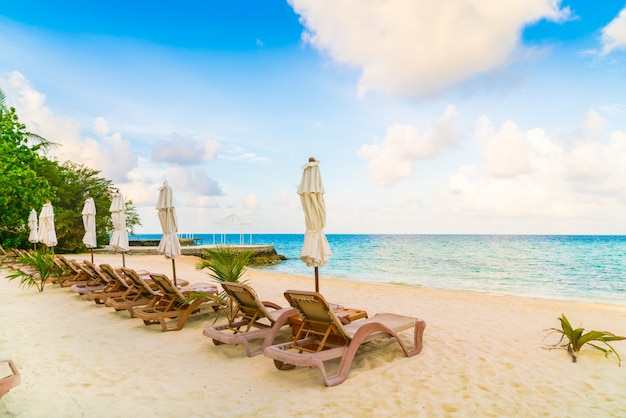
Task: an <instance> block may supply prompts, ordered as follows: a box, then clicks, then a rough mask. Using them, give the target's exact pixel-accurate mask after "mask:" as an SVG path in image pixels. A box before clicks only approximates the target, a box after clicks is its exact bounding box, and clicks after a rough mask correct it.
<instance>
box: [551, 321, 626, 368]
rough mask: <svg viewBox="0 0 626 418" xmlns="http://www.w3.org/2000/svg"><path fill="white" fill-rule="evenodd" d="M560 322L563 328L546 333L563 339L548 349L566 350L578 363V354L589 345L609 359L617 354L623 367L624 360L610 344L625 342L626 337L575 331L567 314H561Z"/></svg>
mask: <svg viewBox="0 0 626 418" xmlns="http://www.w3.org/2000/svg"><path fill="white" fill-rule="evenodd" d="M559 321H561V328H549V329H547V330H546V331H550V333H549V334H548V335H550V334H553V333H556V334H560V335H561V338H560V339H559V341H558V342H557V343H556V344H552V345H549V346H547V347H546V348H549V349H552V348H563V349H566V350H567V352H568V353H569V354H570V356H571V357H572V362H573V363H576V361H577V360H578V354H579V352H580V349H581V348H582V347H583V346H584V345H585V344H589V346H590V347H593V348H595V349H596V350H600V351H602V352H603V353H604V355H605V356H606V357H608V356H609V354H611V353H613V354H615V356H616V357H617V361H618V363H619V365H620V366H621V365H622V359H621V358H620V356H619V354H618V352H617V351H615V349H614V348H613V347H612V346H611V345H610V344H609V341H620V340H625V339H626V337H622V336H619V335H615V334H613V333H610V332H608V331H595V330H591V331H587V332H586V333H585V330H584V328H576V329H574V328H572V325H571V324H570V323H569V321H568V320H567V317H566V316H565V314H561V317H560V318H559ZM564 340H567V341H564ZM594 342H599V343H602V344H604V346H605V347H606V348H605V347H600V346H599V345H597V344H594Z"/></svg>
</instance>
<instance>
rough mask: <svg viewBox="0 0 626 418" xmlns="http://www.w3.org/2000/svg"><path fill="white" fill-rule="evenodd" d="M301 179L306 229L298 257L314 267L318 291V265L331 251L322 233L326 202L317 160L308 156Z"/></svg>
mask: <svg viewBox="0 0 626 418" xmlns="http://www.w3.org/2000/svg"><path fill="white" fill-rule="evenodd" d="M302 168H303V170H304V171H303V172H302V180H301V181H300V186H299V187H298V194H299V195H300V201H301V202H302V209H303V211H304V221H305V225H306V231H305V233H304V244H303V245H302V252H301V253H300V259H301V260H302V261H304V262H305V263H306V265H307V266H309V267H315V290H316V291H319V277H318V269H317V268H318V267H320V266H323V265H325V264H326V262H327V261H328V260H329V259H330V257H331V256H332V255H333V253H332V252H331V251H330V245H328V239H326V234H324V227H325V226H326V203H325V202H324V185H323V183H322V175H321V174H320V170H319V161H316V160H315V158H309V162H308V163H307V164H305V165H303V166H302Z"/></svg>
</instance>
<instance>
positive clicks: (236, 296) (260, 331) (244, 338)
mask: <svg viewBox="0 0 626 418" xmlns="http://www.w3.org/2000/svg"><path fill="white" fill-rule="evenodd" d="M222 287H223V288H224V291H225V292H226V293H227V294H228V296H229V297H230V298H231V300H232V301H233V302H234V303H235V307H234V312H233V314H232V315H230V318H229V320H228V323H227V324H224V325H219V326H209V327H206V328H205V329H204V331H203V332H202V333H203V334H204V335H205V336H207V337H209V338H212V339H213V343H215V345H220V344H241V345H243V347H244V348H245V349H246V354H247V355H248V357H253V356H256V355H258V354H261V353H263V350H264V349H265V348H266V347H268V346H269V345H271V344H272V343H273V342H274V339H275V338H276V336H277V335H278V331H279V330H280V328H282V327H283V325H287V324H288V322H287V318H289V317H290V316H293V315H297V314H296V311H294V310H293V308H291V307H288V308H281V307H280V306H278V305H276V304H275V303H272V302H262V301H261V300H260V299H259V297H258V296H257V294H256V292H255V291H254V290H253V289H252V288H251V287H249V286H246V285H245V284H241V283H230V282H228V283H222ZM261 339H262V340H263V342H262V344H261V347H260V348H258V349H256V350H253V349H252V348H251V347H250V342H251V341H253V340H261Z"/></svg>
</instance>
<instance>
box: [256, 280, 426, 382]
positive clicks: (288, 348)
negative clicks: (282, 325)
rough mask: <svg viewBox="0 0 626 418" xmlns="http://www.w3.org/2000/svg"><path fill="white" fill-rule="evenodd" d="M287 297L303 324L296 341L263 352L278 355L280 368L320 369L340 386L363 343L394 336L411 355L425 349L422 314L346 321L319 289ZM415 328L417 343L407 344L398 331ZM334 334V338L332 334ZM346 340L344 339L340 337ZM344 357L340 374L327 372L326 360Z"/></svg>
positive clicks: (277, 360)
mask: <svg viewBox="0 0 626 418" xmlns="http://www.w3.org/2000/svg"><path fill="white" fill-rule="evenodd" d="M285 298H287V301H289V304H290V305H291V306H293V308H294V309H295V310H296V311H297V312H298V314H299V315H300V316H301V317H302V325H301V327H300V330H299V331H298V332H297V335H296V336H295V337H294V339H293V341H292V342H289V343H285V344H278V345H273V346H270V347H267V348H266V349H265V351H264V352H263V354H265V356H267V357H269V358H272V359H274V364H275V366H276V367H277V368H278V369H279V370H288V369H292V368H293V367H295V366H305V367H311V366H315V367H318V368H319V369H320V371H321V372H322V376H323V378H324V383H325V384H326V386H336V385H339V384H341V383H343V382H344V381H345V380H346V378H347V377H348V373H349V371H350V366H351V364H352V360H353V359H354V356H355V354H356V352H357V350H358V348H359V347H360V346H361V344H363V343H366V342H370V341H373V340H375V339H378V338H382V337H391V338H395V340H396V341H397V342H398V343H399V344H400V346H401V347H402V349H403V350H404V353H405V354H406V356H407V357H412V356H415V355H417V354H419V353H420V352H421V351H422V338H423V334H424V329H425V328H426V322H424V320H422V319H419V318H413V317H409V316H404V315H396V314H391V313H380V314H377V315H375V316H373V317H370V318H367V319H361V320H358V321H354V322H351V323H350V324H347V325H344V324H343V323H342V321H341V320H340V319H339V318H338V317H337V315H336V314H335V313H334V312H333V310H332V308H331V307H330V306H329V304H328V302H327V301H326V299H324V297H323V296H322V295H321V294H320V293H318V292H306V291H296V290H287V291H286V292H285ZM408 329H413V347H412V348H410V349H409V348H407V346H406V345H405V343H404V341H403V340H402V339H401V338H400V337H399V335H398V333H399V332H401V331H404V330H408ZM330 336H333V337H334V338H332V339H330V338H329V337H330ZM342 340H343V341H344V343H340V342H337V341H342ZM336 358H340V359H341V361H340V364H339V368H338V370H337V372H336V374H334V375H332V376H329V375H328V374H327V373H326V368H325V366H324V362H325V361H327V360H332V359H336Z"/></svg>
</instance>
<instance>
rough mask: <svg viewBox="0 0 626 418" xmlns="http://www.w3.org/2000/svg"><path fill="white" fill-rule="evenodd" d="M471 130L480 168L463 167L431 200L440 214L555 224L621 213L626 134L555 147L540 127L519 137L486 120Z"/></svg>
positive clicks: (511, 126) (513, 129)
mask: <svg viewBox="0 0 626 418" xmlns="http://www.w3.org/2000/svg"><path fill="white" fill-rule="evenodd" d="M477 126H478V129H477V130H476V142H477V144H478V146H479V148H480V149H481V151H482V153H483V156H484V159H485V165H484V166H478V165H466V166H463V167H461V168H460V169H459V170H458V171H457V172H456V173H455V174H454V175H452V176H450V177H449V179H448V181H447V182H446V183H445V185H444V186H443V188H442V189H441V190H440V191H439V193H438V196H437V207H438V210H439V211H440V212H441V213H447V214H455V215H459V216H468V215H469V216H478V217H488V218H489V219H492V220H493V221H496V220H503V219H508V221H511V220H512V219H533V220H534V222H538V221H540V220H546V219H553V220H559V222H560V221H562V220H563V219H571V220H575V219H578V218H580V219H586V220H589V219H594V218H598V217H606V216H615V217H617V216H619V214H621V212H622V211H623V205H622V201H623V200H624V199H625V198H626V133H625V132H622V131H615V132H613V133H611V134H610V136H609V137H608V138H607V137H606V136H604V137H601V138H598V137H597V136H594V137H590V138H586V137H580V138H579V139H578V140H576V141H560V140H557V139H555V138H553V137H551V136H550V135H548V134H546V133H545V131H544V130H542V129H531V130H528V131H521V130H520V129H519V128H518V127H517V126H516V124H515V123H514V122H512V121H507V122H505V123H504V124H503V125H502V127H501V129H500V130H499V131H498V132H495V131H494V129H493V128H492V127H491V126H490V123H489V120H488V119H487V118H486V117H482V118H481V119H480V120H479V121H478V123H477ZM497 143H500V144H499V145H496V144H497ZM505 144H506V146H505ZM509 166H511V168H509ZM515 232H516V233H524V232H531V231H522V230H518V231H515ZM532 232H536V231H532Z"/></svg>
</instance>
